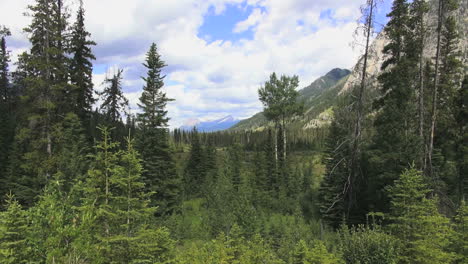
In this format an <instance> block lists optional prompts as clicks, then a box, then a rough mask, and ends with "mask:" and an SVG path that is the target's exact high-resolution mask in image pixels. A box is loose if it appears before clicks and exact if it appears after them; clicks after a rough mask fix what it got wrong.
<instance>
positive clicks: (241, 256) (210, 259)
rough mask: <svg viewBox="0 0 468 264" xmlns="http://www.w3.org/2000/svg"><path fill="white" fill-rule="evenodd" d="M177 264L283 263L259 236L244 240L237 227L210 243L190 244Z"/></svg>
mask: <svg viewBox="0 0 468 264" xmlns="http://www.w3.org/2000/svg"><path fill="white" fill-rule="evenodd" d="M176 263H178V264H185V263H186V264H189V263H190V264H219V263H224V264H254V263H255V264H256V263H271V264H280V263H285V262H283V261H281V260H280V259H279V258H278V257H277V256H276V254H274V252H273V251H272V250H271V248H270V247H269V245H268V243H266V242H265V240H264V239H262V237H261V236H259V235H254V236H253V237H252V239H250V240H246V239H245V237H244V236H242V234H241V233H240V230H239V227H238V226H236V225H235V226H234V227H233V228H232V230H231V231H230V233H229V235H225V234H224V233H221V234H220V235H218V236H217V237H216V239H214V240H212V241H208V242H206V243H203V244H195V243H192V244H190V245H186V246H184V248H183V251H182V252H181V254H179V257H178V258H177V261H176Z"/></svg>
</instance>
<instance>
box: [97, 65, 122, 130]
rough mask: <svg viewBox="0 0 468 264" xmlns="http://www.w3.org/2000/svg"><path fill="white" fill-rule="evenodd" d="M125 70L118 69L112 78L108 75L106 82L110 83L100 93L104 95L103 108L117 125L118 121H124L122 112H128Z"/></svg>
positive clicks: (109, 119)
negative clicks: (123, 80)
mask: <svg viewBox="0 0 468 264" xmlns="http://www.w3.org/2000/svg"><path fill="white" fill-rule="evenodd" d="M122 74H123V70H122V69H117V72H116V73H114V75H113V76H112V78H109V77H106V79H105V80H104V83H106V84H108V86H107V87H106V88H104V90H103V91H102V92H100V93H98V94H99V96H101V97H102V100H103V102H102V104H101V110H103V111H104V115H105V116H106V117H107V119H108V121H109V122H111V124H112V125H114V126H115V124H116V123H117V122H120V121H122V120H121V116H120V113H121V112H126V110H127V109H126V107H127V106H128V100H127V98H125V96H124V94H123V92H122V78H123V76H122Z"/></svg>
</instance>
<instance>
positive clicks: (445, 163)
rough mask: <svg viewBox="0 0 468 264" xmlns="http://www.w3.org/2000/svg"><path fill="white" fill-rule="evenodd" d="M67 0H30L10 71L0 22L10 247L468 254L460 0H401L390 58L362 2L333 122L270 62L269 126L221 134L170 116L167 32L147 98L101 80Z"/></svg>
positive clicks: (333, 104) (119, 77)
mask: <svg viewBox="0 0 468 264" xmlns="http://www.w3.org/2000/svg"><path fill="white" fill-rule="evenodd" d="M66 1H67V0H34V1H31V2H32V4H31V5H30V6H29V7H28V10H27V12H28V13H29V16H28V19H29V26H28V27H27V28H25V29H24V32H25V33H26V34H27V36H28V38H29V42H30V49H29V50H27V51H25V52H23V53H21V54H20V55H18V59H17V62H16V65H15V66H16V67H15V70H14V71H10V66H11V61H12V58H11V54H10V52H9V51H8V39H9V37H10V35H11V33H10V30H9V29H8V27H7V26H0V40H1V42H0V195H1V202H0V263H12V264H21V263H69V264H84V263H161V264H162V263H165V264H169V263H173V264H209V263H212V264H221V263H223V264H228V263H232V264H234V263H239V264H250V263H252V264H260V263H269V264H274V263H278V264H280V263H284V264H286V263H288V264H344V263H350V264H351V263H352V264H384V263H388V264H390V263H394V264H397V263H402V264H403V263H408V264H409V263H411V264H439V263H440V264H442V263H450V264H451V263H454V264H455V263H456V264H462V263H468V206H467V205H466V202H465V200H466V198H467V194H468V130H467V125H468V76H467V75H466V72H467V69H468V67H467V63H466V58H467V54H466V42H467V39H466V32H464V33H463V31H464V29H466V26H465V25H462V24H463V23H466V22H463V21H466V18H464V20H463V19H460V14H463V13H464V12H466V0H412V1H409V0H394V1H392V5H391V11H390V12H389V13H388V14H387V17H388V18H389V22H388V23H387V24H386V25H385V27H384V28H383V30H382V32H380V33H379V34H380V35H382V36H385V39H386V40H385V45H384V47H383V49H382V50H380V51H379V52H381V53H382V54H384V57H383V63H382V66H381V71H379V73H378V74H373V73H370V72H369V71H368V64H369V63H370V62H369V61H370V60H371V59H372V56H371V55H372V54H374V53H375V51H373V50H372V48H373V46H372V42H373V40H374V38H375V34H376V33H375V26H374V24H375V12H376V8H378V5H379V4H380V2H381V1H378V0H366V1H365V4H364V5H363V6H362V8H361V14H362V18H361V20H360V21H361V23H360V25H359V28H358V30H359V31H360V32H361V33H362V34H363V35H364V42H363V43H362V45H363V47H364V48H365V49H364V53H363V54H362V56H361V58H360V59H359V62H358V64H357V65H356V67H355V68H354V69H353V70H352V73H351V74H353V75H354V76H357V78H355V82H354V83H353V85H352V86H351V87H350V88H349V89H348V90H347V91H345V92H344V93H341V94H339V95H337V96H329V97H328V99H327V100H328V101H329V102H330V105H329V106H328V105H327V107H323V109H322V108H321V110H320V111H318V110H317V111H318V112H323V111H327V113H331V115H332V119H331V121H330V123H329V124H328V123H327V124H325V125H323V126H319V127H315V128H304V127H303V126H302V125H297V124H298V122H299V121H300V120H301V118H304V116H305V115H306V110H307V109H306V108H307V107H306V102H305V100H304V98H303V97H304V96H302V97H301V96H300V94H299V92H298V89H299V80H298V76H295V75H294V76H288V75H281V74H276V73H271V75H270V77H269V79H267V80H265V81H264V83H263V85H261V86H260V87H258V98H259V100H260V102H261V103H262V104H263V112H262V115H263V120H264V121H263V123H262V125H261V126H259V127H261V128H258V127H256V128H255V129H254V128H251V129H249V128H243V129H228V130H223V131H218V132H210V133H205V132H202V131H197V129H196V128H194V129H192V130H189V131H187V130H183V129H169V125H168V122H169V120H170V117H169V116H170V115H169V113H168V109H167V105H168V104H169V103H175V104H176V103H177V101H174V100H173V99H172V98H169V97H168V96H167V95H166V92H165V90H164V85H165V83H164V77H165V76H164V69H165V67H167V66H168V65H166V62H165V61H163V59H162V57H161V54H160V53H159V52H160V51H159V49H158V46H157V43H153V44H152V45H151V46H149V47H147V53H146V57H145V60H144V61H141V63H142V64H143V65H144V67H145V69H146V72H142V73H141V76H143V77H142V78H143V81H144V86H143V87H141V89H142V94H141V97H140V98H139V104H138V107H139V111H138V113H137V114H130V113H126V109H127V106H128V103H129V102H128V99H127V98H125V95H124V92H123V83H124V79H123V70H122V69H118V70H115V71H114V73H113V74H112V75H110V76H108V77H107V78H106V79H105V81H104V84H105V89H104V90H102V91H100V92H97V90H96V89H95V87H94V85H93V81H92V76H93V61H94V60H95V59H96V58H95V56H94V54H93V48H94V47H95V46H96V45H97V43H95V42H94V41H93V39H92V38H91V34H90V33H89V32H88V31H87V29H86V20H85V17H86V16H85V11H86V10H85V8H84V6H83V4H82V3H81V5H80V7H79V8H78V10H77V12H76V13H75V14H70V13H69V12H67V9H65V8H64V4H65V3H64V2H66ZM387 1H388V0H387ZM363 2H364V1H363ZM355 11H356V12H359V10H355ZM18 15H21V14H18ZM464 15H465V16H466V15H467V14H466V13H465V14H464ZM71 21H73V22H71ZM460 21H461V22H460ZM6 22H7V21H0V24H3V23H6ZM373 52H374V53H373ZM15 61H16V60H15ZM341 77H342V76H340V78H341ZM343 78H349V77H343ZM328 101H327V102H328ZM298 120H299V121H298ZM252 122H253V121H252Z"/></svg>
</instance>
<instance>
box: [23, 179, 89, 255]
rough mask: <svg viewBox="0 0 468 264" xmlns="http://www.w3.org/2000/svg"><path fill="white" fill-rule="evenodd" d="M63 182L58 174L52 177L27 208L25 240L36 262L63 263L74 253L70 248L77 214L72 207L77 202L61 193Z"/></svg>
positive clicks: (76, 231) (66, 194)
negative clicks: (28, 242)
mask: <svg viewBox="0 0 468 264" xmlns="http://www.w3.org/2000/svg"><path fill="white" fill-rule="evenodd" d="M66 183H67V182H66V181H65V180H64V178H63V175H62V174H61V173H57V174H55V175H54V176H53V177H52V178H51V179H50V181H49V183H48V184H47V186H46V187H45V189H44V193H43V194H42V195H41V196H40V198H39V201H38V202H37V203H36V204H35V205H34V207H32V208H31V209H30V219H31V220H30V221H31V232H30V233H31V234H30V236H29V238H28V239H29V241H30V243H31V244H32V248H34V251H33V254H34V255H33V256H34V259H35V260H36V261H40V262H45V263H65V262H66V260H67V259H68V258H69V257H70V256H73V254H74V250H75V248H74V247H73V246H72V245H73V242H74V240H75V239H76V237H77V236H78V234H79V232H80V230H79V228H78V226H77V224H76V221H77V220H78V211H77V210H76V208H74V204H76V202H77V201H74V199H75V198H76V197H74V195H71V194H70V193H67V192H65V191H63V190H64V189H65V187H64V184H66Z"/></svg>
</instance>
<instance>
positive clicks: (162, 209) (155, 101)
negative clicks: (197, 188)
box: [137, 43, 181, 215]
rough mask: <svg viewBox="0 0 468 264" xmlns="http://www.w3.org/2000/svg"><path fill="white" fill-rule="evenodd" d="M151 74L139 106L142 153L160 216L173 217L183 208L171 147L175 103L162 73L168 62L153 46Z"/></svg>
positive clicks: (148, 64) (149, 55) (145, 175)
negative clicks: (170, 110) (166, 90)
mask: <svg viewBox="0 0 468 264" xmlns="http://www.w3.org/2000/svg"><path fill="white" fill-rule="evenodd" d="M143 65H144V66H145V67H146V68H147V70H148V72H147V76H146V77H144V78H143V80H144V81H145V86H144V87H143V93H142V95H141V97H140V103H139V104H138V106H139V107H140V108H141V110H142V112H141V113H139V114H138V121H139V125H138V128H139V130H138V134H137V139H138V142H137V143H138V144H137V147H138V150H139V151H140V153H141V154H142V157H143V167H144V172H143V178H144V180H145V183H146V185H147V187H148V188H149V190H151V191H152V192H155V195H154V196H153V198H152V200H154V201H155V204H154V205H157V206H158V208H159V210H158V214H159V215H169V214H172V213H173V212H175V211H176V210H177V207H178V206H179V194H180V192H181V190H180V189H181V186H180V179H179V176H178V175H177V172H176V168H175V162H174V159H173V157H172V155H173V153H172V150H171V149H170V146H169V131H168V130H167V126H168V121H169V118H168V117H167V110H166V105H167V103H168V102H170V101H173V100H172V99H169V98H167V96H166V94H165V93H164V91H163V90H162V88H163V85H164V81H163V79H164V76H162V73H161V70H162V68H163V67H164V66H166V65H165V64H164V62H163V61H162V60H161V58H160V55H159V54H158V52H157V47H156V44H154V43H153V44H152V45H151V47H150V50H149V51H148V53H147V54H146V62H145V63H144V64H143Z"/></svg>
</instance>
